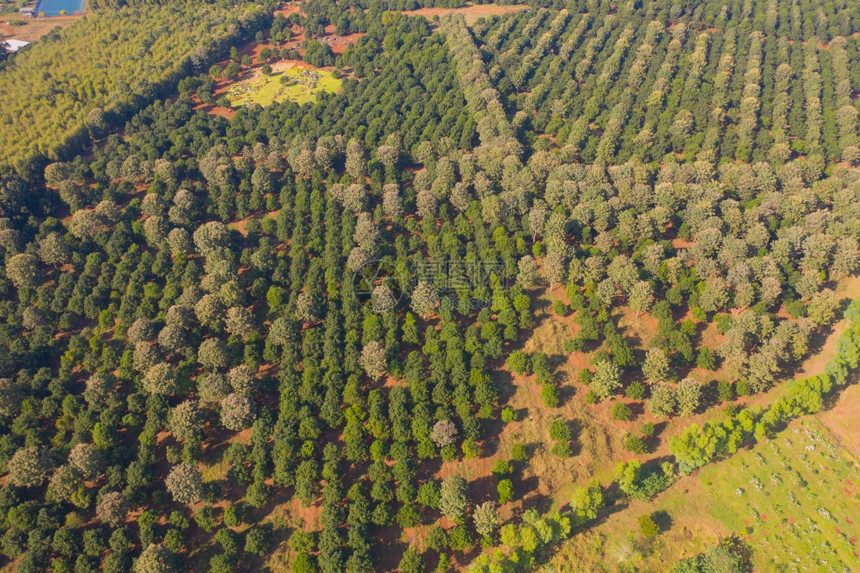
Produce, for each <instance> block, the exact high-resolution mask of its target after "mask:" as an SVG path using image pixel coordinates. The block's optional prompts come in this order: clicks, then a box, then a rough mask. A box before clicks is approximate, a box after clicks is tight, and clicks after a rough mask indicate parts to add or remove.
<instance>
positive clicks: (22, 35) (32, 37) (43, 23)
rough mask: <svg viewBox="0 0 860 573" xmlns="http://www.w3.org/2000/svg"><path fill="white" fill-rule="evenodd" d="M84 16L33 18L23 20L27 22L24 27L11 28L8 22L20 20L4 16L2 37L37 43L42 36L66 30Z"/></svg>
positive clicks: (0, 32)
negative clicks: (54, 30)
mask: <svg viewBox="0 0 860 573" xmlns="http://www.w3.org/2000/svg"><path fill="white" fill-rule="evenodd" d="M82 15H83V14H76V15H74V16H54V17H52V18H31V19H27V20H21V21H23V22H25V24H24V25H23V26H9V25H8V24H7V23H6V22H7V21H8V20H10V19H14V20H19V19H20V18H18V17H17V16H16V17H14V18H12V17H7V15H4V16H2V18H3V21H2V22H0V37H2V38H3V39H4V40H23V41H25V42H31V43H32V42H36V41H37V40H39V39H40V38H41V37H42V36H44V35H45V34H47V33H48V32H50V31H51V30H53V29H54V28H65V27H66V26H68V25H69V24H71V23H72V22H74V21H75V20H77V19H78V18H80V17H81V16H82Z"/></svg>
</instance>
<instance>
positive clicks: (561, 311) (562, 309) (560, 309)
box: [552, 300, 570, 317]
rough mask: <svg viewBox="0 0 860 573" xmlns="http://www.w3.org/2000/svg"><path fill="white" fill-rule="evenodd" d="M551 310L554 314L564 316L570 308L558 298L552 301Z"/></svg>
mask: <svg viewBox="0 0 860 573" xmlns="http://www.w3.org/2000/svg"><path fill="white" fill-rule="evenodd" d="M552 311H553V312H554V313H555V314H556V316H561V317H564V316H567V313H568V312H570V309H569V308H568V307H567V305H566V304H564V303H563V302H561V301H560V300H557V301H555V302H554V303H552Z"/></svg>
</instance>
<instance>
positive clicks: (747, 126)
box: [0, 0, 860, 573]
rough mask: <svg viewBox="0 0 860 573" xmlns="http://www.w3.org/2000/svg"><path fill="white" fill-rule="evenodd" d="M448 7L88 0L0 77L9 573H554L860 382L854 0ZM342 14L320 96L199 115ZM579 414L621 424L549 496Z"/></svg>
mask: <svg viewBox="0 0 860 573" xmlns="http://www.w3.org/2000/svg"><path fill="white" fill-rule="evenodd" d="M460 6H461V3H447V2H439V3H434V2H426V3H420V2H409V1H406V2H395V3H388V2H378V1H377V0H373V1H371V2H364V1H353V2H346V1H343V2H337V1H335V0H310V1H308V2H303V3H301V5H294V4H287V5H283V6H278V5H275V4H273V3H264V4H254V3H247V4H246V3H243V2H239V1H235V2H232V1H231V2H228V1H226V0H218V1H216V2H213V3H195V4H191V3H188V2H185V1H184V0H165V1H162V2H160V3H152V4H150V3H128V5H125V3H112V2H103V3H98V4H95V5H94V6H93V8H95V9H94V10H93V11H92V12H91V13H90V14H88V15H87V16H86V17H84V18H82V19H81V20H79V21H77V22H75V23H73V24H71V25H69V26H68V27H67V28H65V29H64V30H62V31H60V32H56V33H52V34H51V35H49V36H48V37H46V38H45V39H43V40H41V41H40V42H39V43H37V44H35V45H34V46H33V47H32V48H31V49H30V50H29V51H27V52H25V53H23V54H21V55H20V56H16V57H13V58H11V59H10V60H9V61H7V62H6V63H4V64H2V66H0V86H1V87H2V88H3V89H2V91H3V93H4V97H3V98H2V101H0V134H2V138H3V140H4V141H5V142H7V146H6V148H5V149H4V152H3V155H2V158H0V164H2V167H0V255H2V259H3V272H0V476H2V478H1V479H0V566H4V567H9V568H10V570H15V571H19V572H21V573H26V572H37V571H52V572H54V573H61V572H62V573H64V572H72V571H73V572H74V573H85V572H88V571H108V572H116V573H119V572H126V571H135V572H138V573H161V572H170V571H213V572H232V571H258V570H271V571H295V572H300V573H310V572H322V573H336V572H341V571H347V572H350V573H358V572H371V571H401V572H403V573H419V572H424V571H438V572H442V571H461V570H463V571H466V570H469V571H477V572H493V573H496V572H500V573H501V572H508V571H531V570H538V569H539V568H540V567H541V566H543V565H544V564H546V563H547V562H549V561H551V560H552V558H553V556H554V554H555V553H557V551H558V549H559V548H560V547H562V546H564V544H565V543H566V542H567V541H570V540H575V539H577V538H578V537H580V536H585V535H587V534H588V532H589V531H590V529H591V528H592V527H594V526H595V525H596V524H598V523H599V522H601V521H602V520H604V519H605V518H606V517H607V516H608V515H610V514H612V513H617V512H623V511H625V509H626V508H627V507H629V506H632V505H633V504H635V503H644V502H648V501H649V500H651V499H653V498H654V497H655V496H656V495H657V494H659V493H660V492H662V491H664V490H667V489H669V488H671V487H672V486H673V484H676V483H677V482H678V481H679V480H682V479H684V478H686V477H687V476H690V475H695V472H697V471H698V470H700V469H701V468H703V467H705V466H707V465H709V464H718V463H720V461H721V460H725V459H727V458H729V457H731V456H732V455H734V454H735V453H736V452H738V451H739V450H741V449H744V448H749V447H752V446H754V445H755V444H757V443H759V444H760V443H767V442H768V441H769V440H771V439H772V438H773V437H774V436H776V435H777V433H778V432H780V431H782V430H783V429H784V428H785V427H786V425H787V424H788V423H790V422H791V421H792V420H794V419H796V418H799V417H801V416H810V415H814V414H816V413H818V412H820V411H822V410H824V409H827V408H829V407H831V406H832V404H833V403H834V401H835V400H836V399H837V398H838V397H839V396H840V395H841V394H842V393H843V391H844V390H845V389H846V388H847V387H848V386H849V385H851V384H852V383H854V382H855V381H856V371H857V369H858V366H860V364H858V363H859V362H860V302H857V301H856V300H855V301H854V302H852V299H854V298H857V297H858V296H860V292H858V291H857V288H856V285H857V282H856V279H857V275H858V270H860V248H858V247H860V244H858V240H860V201H858V199H860V171H858V169H857V166H858V163H860V138H858V125H857V115H858V109H860V108H858V101H857V95H856V94H857V93H858V90H860V53H858V48H860V45H858V35H857V32H858V31H860V6H858V5H857V4H856V3H855V2H853V1H851V0H843V1H837V2H830V3H826V4H817V3H813V2H810V0H791V1H788V2H776V0H770V1H767V2H752V0H734V1H732V2H727V3H722V2H714V1H711V0H703V1H701V2H692V1H688V2H669V1H668V0H654V1H651V2H643V1H640V0H630V1H622V2H618V3H609V2H605V1H599V0H574V1H571V2H562V1H561V0H558V1H554V2H547V1H540V0H536V1H534V2H531V3H530V4H529V6H528V7H527V8H526V9H522V10H519V11H512V12H511V13H510V14H505V15H501V16H498V15H497V16H491V17H484V18H479V19H477V21H476V22H474V23H472V24H467V22H466V19H465V18H464V17H463V15H462V14H460V13H458V11H457V8H458V7H460ZM296 7H297V8H296ZM416 7H435V8H439V9H445V11H447V12H448V13H444V14H441V15H440V16H437V17H430V18H429V19H425V18H423V17H421V16H409V15H406V14H402V13H399V12H400V11H402V10H408V9H414V8H416ZM285 8H290V9H292V8H296V9H295V11H293V12H292V14H291V15H289V16H288V17H285V16H284V15H283V13H278V11H279V10H284V9H285ZM327 26H332V27H334V29H335V32H334V34H344V35H346V34H356V35H358V37H357V38H356V39H355V41H354V42H353V43H351V44H349V46H348V47H346V48H345V49H344V50H343V51H342V52H340V53H337V54H335V53H334V52H331V53H330V54H327V57H330V58H332V59H333V64H334V65H333V66H331V67H332V68H335V69H337V70H338V72H339V73H341V74H342V77H343V84H342V89H341V90H340V91H339V92H337V93H326V92H321V93H319V94H318V95H317V97H316V100H315V101H313V102H310V103H306V104H302V105H299V104H297V103H294V102H290V101H283V102H281V103H273V104H272V105H271V106H269V107H265V108H263V107H260V106H247V107H242V108H240V109H238V110H236V111H235V114H231V115H230V116H229V117H224V116H222V115H218V114H216V113H208V112H207V111H206V109H204V108H203V107H202V105H203V104H204V103H206V102H204V101H203V100H204V99H206V100H211V98H212V93H211V92H212V86H213V85H214V84H213V81H214V80H213V78H212V70H213V68H217V70H218V72H219V73H218V75H219V76H220V71H221V65H222V64H225V63H226V62H228V61H235V60H237V59H239V57H238V56H237V54H238V53H239V51H240V50H246V52H243V53H249V51H253V49H254V48H259V47H260V46H263V45H266V46H267V47H265V48H263V49H266V50H268V49H269V48H268V45H269V44H268V43H267V42H269V43H273V42H274V43H277V42H279V41H281V40H282V39H283V38H284V35H285V34H286V37H287V38H289V34H288V33H287V31H288V30H301V31H302V33H303V34H304V37H305V40H306V42H308V43H306V44H304V45H302V46H301V48H302V50H303V51H304V50H305V49H306V48H308V47H310V46H314V47H311V48H310V50H308V52H310V53H311V56H310V58H313V57H315V56H314V51H315V50H318V49H319V48H317V47H315V46H317V45H321V42H322V41H324V40H325V38H326V37H327V35H331V34H332V32H331V28H329V31H328V32H326V27H327ZM311 42H317V43H316V44H312V43H311ZM94 45H97V46H98V47H99V48H98V49H97V50H93V46H94ZM231 48H234V50H232V52H233V54H231ZM284 52H285V53H284V54H283V58H284V59H288V58H290V57H292V56H290V55H289V54H287V53H286V52H287V50H284ZM303 56H305V59H306V60H307V59H308V54H307V52H304V53H303ZM279 57H280V55H279V54H275V55H274V56H273V58H279ZM317 63H319V64H325V65H326V66H328V65H329V64H330V63H332V62H330V61H319V62H317ZM246 64H247V63H246ZM246 64H243V65H246ZM236 65H237V66H238V64H236ZM249 65H260V64H259V63H258V64H247V65H246V67H247V66H249ZM319 67H323V66H319ZM219 81H220V78H219ZM201 86H202V87H201ZM547 297H551V300H552V301H553V302H552V304H551V305H545V304H544V302H545V301H546V300H548V299H547ZM546 306H549V307H550V308H545V307H546ZM624 317H626V319H627V320H633V321H636V322H641V323H643V324H649V325H653V327H652V330H653V332H652V333H651V335H652V337H651V338H650V340H649V342H650V343H646V342H645V341H643V340H641V339H639V338H637V337H634V336H632V335H631V329H630V328H629V327H627V326H625V324H628V323H627V322H625V323H622V318H624ZM548 321H558V322H560V323H562V321H563V324H564V327H565V328H566V329H567V330H566V332H567V336H566V337H565V338H564V339H563V340H562V341H560V344H561V345H562V346H563V348H564V354H563V355H562V356H555V355H553V356H548V355H547V354H546V353H542V352H532V351H528V350H526V348H527V342H528V341H529V340H531V339H532V337H533V336H534V333H535V332H536V330H537V328H538V327H539V325H542V324H546V323H547V322H548ZM822 341H829V342H830V345H829V346H828V348H829V350H828V352H827V353H824V352H823V350H822V347H823V346H825V345H824V344H823V342H822ZM819 354H820V356H819ZM816 356H818V357H819V358H820V360H819V362H821V365H820V368H819V369H818V370H816V371H811V370H810V369H809V368H808V365H809V360H810V359H811V358H813V357H816ZM568 362H571V363H574V364H576V365H577V366H576V368H575V370H576V375H575V376H570V375H568V372H569V370H564V369H563V368H562V363H564V364H567V363H568ZM517 385H531V386H533V387H534V388H535V391H534V392H535V395H536V396H538V400H535V401H534V402H532V403H531V405H530V406H529V407H528V408H525V409H524V410H525V411H523V409H517V408H515V407H514V406H513V402H512V398H511V397H512V396H513V394H514V392H515V391H516V390H517V388H516V386H517ZM574 401H576V402H577V403H579V402H581V403H582V407H583V408H585V409H586V410H585V411H587V412H591V413H593V416H594V419H595V420H598V419H599V420H606V423H607V425H608V426H611V427H612V428H614V429H615V430H618V429H619V428H624V430H618V431H620V432H623V433H624V447H623V448H612V449H610V452H611V455H609V456H607V457H606V458H605V459H602V460H600V465H599V467H598V468H596V469H595V471H594V472H593V475H592V476H590V477H589V479H586V480H579V481H576V482H575V483H571V484H570V485H571V490H570V492H569V493H568V492H565V493H564V494H561V493H558V492H553V494H554V495H552V496H548V499H544V500H539V499H536V498H538V497H540V496H533V495H530V494H531V493H532V491H531V490H534V489H535V488H534V481H533V480H532V479H531V478H532V476H533V474H532V473H530V472H532V469H531V468H530V464H531V462H532V460H533V458H534V456H535V453H536V451H540V452H543V451H546V452H549V453H550V455H551V456H552V457H554V458H557V459H558V460H566V459H572V458H576V457H577V456H584V451H585V450H587V446H588V444H582V443H581V439H582V438H581V436H580V434H579V432H578V431H577V428H578V426H577V423H575V421H574V420H572V419H566V418H565V417H564V416H563V412H565V411H566V410H564V409H563V408H564V406H565V405H566V404H569V403H571V402H574ZM610 412H611V414H609V413H610ZM602 413H606V415H605V416H603V417H602V418H601V417H600V416H601V415H602ZM538 414H539V415H540V416H541V417H546V418H547V419H548V420H550V422H549V423H548V427H547V428H546V431H545V432H544V431H543V429H542V430H541V432H542V433H541V439H540V441H539V442H537V443H532V442H528V443H527V442H516V443H513V444H511V445H510V447H507V443H506V446H505V448H502V447H500V443H501V438H500V436H501V435H502V434H503V433H504V432H506V428H513V427H519V426H522V425H527V424H531V423H534V422H533V421H534V420H535V419H537V418H538ZM601 423H602V422H601ZM631 424H635V425H631ZM518 425H519V426H518ZM555 494H558V495H555ZM562 495H563V499H562ZM639 525H640V528H641V531H638V532H636V535H637V544H638V545H637V551H639V552H641V553H644V552H647V551H649V550H653V547H652V545H650V544H649V543H650V541H648V540H650V539H652V538H655V537H657V536H659V535H660V531H661V525H660V524H659V523H657V522H655V521H654V520H653V519H651V517H648V519H641V520H640V521H639ZM840 527H845V526H844V525H840ZM702 543H704V544H706V547H707V549H705V550H703V551H701V552H698V553H695V554H693V556H690V555H686V556H685V557H686V558H685V559H683V560H681V561H680V562H679V563H677V565H675V563H665V562H664V563H663V566H664V567H666V569H663V570H668V568H670V567H672V566H674V567H675V569H674V570H675V571H679V572H681V571H683V572H694V571H701V572H707V571H716V570H719V571H732V572H734V571H737V572H744V571H752V570H753V562H755V564H756V565H757V566H758V567H762V566H763V567H764V570H767V565H766V564H764V565H762V562H760V561H755V559H756V553H757V548H756V547H749V546H748V545H747V544H746V543H745V542H744V541H743V539H740V538H738V537H735V536H729V535H725V536H723V537H722V538H721V539H717V540H714V539H707V540H703V541H702ZM649 548H652V549H649ZM634 561H635V560H634V559H633V558H631V559H630V560H629V562H624V563H621V564H620V565H618V567H617V568H613V567H611V566H610V565H608V564H607V565H606V567H605V569H601V570H606V571H615V570H619V571H628V570H637V569H635V568H634V567H635V566H634ZM830 565H832V567H834V570H846V571H850V570H856V569H857V568H858V567H860V563H858V562H857V561H856V557H855V561H853V562H841V563H831V564H830ZM819 566H822V565H821V564H820V563H819ZM839 566H841V568H838V567H839ZM721 567H722V568H721ZM583 570H584V571H585V570H588V569H585V568H583Z"/></svg>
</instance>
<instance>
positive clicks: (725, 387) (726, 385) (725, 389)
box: [717, 380, 735, 402]
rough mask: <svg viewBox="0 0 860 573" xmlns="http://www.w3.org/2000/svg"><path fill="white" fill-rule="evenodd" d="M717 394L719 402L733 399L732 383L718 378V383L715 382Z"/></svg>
mask: <svg viewBox="0 0 860 573" xmlns="http://www.w3.org/2000/svg"><path fill="white" fill-rule="evenodd" d="M717 396H719V398H720V402H731V401H732V400H734V399H735V389H734V387H732V383H731V382H729V381H728V380H720V383H719V384H717Z"/></svg>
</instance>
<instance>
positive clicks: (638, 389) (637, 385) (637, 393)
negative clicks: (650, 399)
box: [624, 380, 645, 400]
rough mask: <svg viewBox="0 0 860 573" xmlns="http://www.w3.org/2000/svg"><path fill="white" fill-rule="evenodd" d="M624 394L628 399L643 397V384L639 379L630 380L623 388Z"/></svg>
mask: <svg viewBox="0 0 860 573" xmlns="http://www.w3.org/2000/svg"><path fill="white" fill-rule="evenodd" d="M624 395H625V396H627V398H629V399H630V400H641V399H642V398H644V397H645V384H644V383H643V382H642V381H641V380H636V381H634V382H631V383H630V385H629V386H627V388H626V389H625V390H624Z"/></svg>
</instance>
